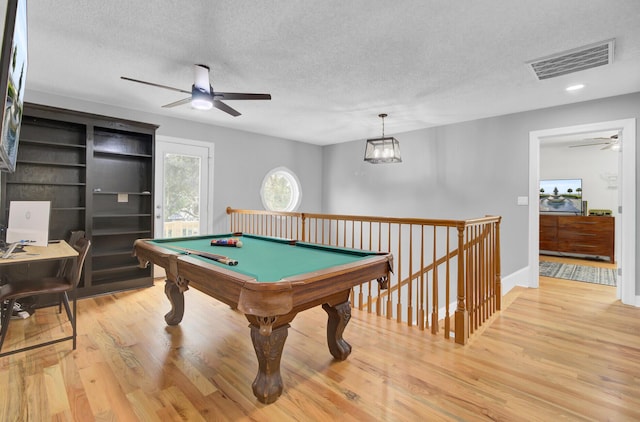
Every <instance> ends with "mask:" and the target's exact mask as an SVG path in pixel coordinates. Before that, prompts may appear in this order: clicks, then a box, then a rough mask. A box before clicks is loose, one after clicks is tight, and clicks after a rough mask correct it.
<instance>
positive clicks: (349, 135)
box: [27, 0, 640, 145]
mask: <svg viewBox="0 0 640 422" xmlns="http://www.w3.org/2000/svg"><path fill="white" fill-rule="evenodd" d="M28 18H29V69H28V75H27V100H29V92H30V91H38V92H45V93H51V94H57V95H62V96H67V97H74V98H80V99H83V100H88V101H93V102H98V103H104V104H111V105H116V106H120V107H125V108H130V109H135V110H142V111H145V112H151V113H157V114H162V115H167V116H172V117H176V118H181V119H187V120H193V121H198V122H204V123H209V124H213V125H219V126H226V127H231V128H236V129H241V130H247V131H251V132H257V133H262V134H266V135H272V136H277V137H282V138H287V139H293V140H297V141H302V142H308V143H314V144H318V145H327V144H334V143H339V142H345V141H351V140H356V139H364V138H368V137H377V136H379V135H380V131H381V125H380V119H379V118H378V117H377V115H378V114H380V113H387V114H388V115H389V117H387V118H386V119H385V133H386V134H389V135H393V134H396V133H401V132H406V131H410V130H415V129H421V128H425V127H431V126H438V125H442V124H448V123H455V122H460V121H467V120H473V119H478V118H482V117H488V116H495V115H501V114H508V113H513V112H518V111H524V110H531V109H537V108H543V107H549V106H554V105H560V104H567V103H572V102H578V101H585V100H590V99H596V98H602V97H608V96H613V95H619V94H625V93H630V92H638V91H640V1H638V0H589V1H584V0H563V1H557V0H459V1H441V0H415V1H408V0H402V1H388V0H385V1H379V0H375V1H372V0H350V1H344V0H340V1H334V0H324V1H312V0H308V1H276V0H263V1H245V0H233V1H231V0H224V1H211V0H197V1H196V0H190V1H177V0H173V1H170V0H157V1H131V0H110V1H104V0H100V1H98V0H65V1H56V2H50V1H29V3H28ZM610 38H615V39H616V50H615V60H614V62H613V64H611V65H607V66H603V67H599V68H596V69H591V70H587V71H582V72H579V73H575V74H571V75H565V76H562V77H559V78H555V79H550V80H545V81H538V80H537V79H536V78H535V77H534V75H533V72H532V71H531V69H530V68H529V67H528V66H527V65H526V62H528V61H531V60H534V59H538V58H541V57H545V56H548V55H551V54H555V53H558V52H562V51H566V50H570V49H574V48H577V47H581V46H584V45H587V44H591V43H595V42H599V41H603V40H607V39H610ZM194 63H203V64H206V65H209V66H210V67H211V76H212V85H213V88H214V90H218V91H227V92H257V93H263V92H264V93H270V94H271V95H272V98H273V99H272V100H271V101H229V102H228V104H229V105H231V106H232V107H234V108H236V109H237V110H238V111H240V112H241V113H242V115H241V116H239V117H231V116H229V115H227V114H225V113H223V112H221V111H220V110H217V109H212V110H210V111H204V112H203V111H197V110H193V109H191V108H190V106H189V105H184V106H181V107H177V108H172V109H163V108H161V106H162V105H164V104H167V103H170V102H173V101H176V100H179V99H181V98H183V97H184V95H183V94H180V93H177V92H172V91H169V90H163V89H160V88H154V87H150V86H145V85H140V84H135V83H132V82H128V81H124V80H121V79H120V76H128V77H131V78H135V79H143V80H147V81H151V82H155V83H158V84H163V85H169V86H173V87H176V88H181V89H187V90H189V89H190V87H191V84H192V83H193V64H194ZM576 82H581V83H584V84H585V85H586V87H585V89H583V90H581V91H579V92H577V93H573V94H569V93H567V92H565V90H564V88H565V87H566V86H568V85H571V84H573V83H576Z"/></svg>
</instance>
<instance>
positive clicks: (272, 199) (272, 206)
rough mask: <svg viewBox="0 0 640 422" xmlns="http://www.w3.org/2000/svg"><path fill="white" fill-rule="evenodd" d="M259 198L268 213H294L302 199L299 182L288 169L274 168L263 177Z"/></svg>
mask: <svg viewBox="0 0 640 422" xmlns="http://www.w3.org/2000/svg"><path fill="white" fill-rule="evenodd" d="M260 197H261V198H262V205H264V207H265V209H267V210H268V211H295V210H296V209H297V208H298V206H299V205H300V199H301V197H302V194H301V192H300V182H299V181H298V178H297V177H296V175H295V174H294V173H293V172H292V171H291V170H289V169H288V168H285V167H278V168H275V169H273V170H271V171H270V172H269V173H267V175H266V176H265V177H264V180H263V181H262V188H261V189H260Z"/></svg>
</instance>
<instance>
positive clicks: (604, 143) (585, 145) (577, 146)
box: [569, 142, 611, 148]
mask: <svg viewBox="0 0 640 422" xmlns="http://www.w3.org/2000/svg"><path fill="white" fill-rule="evenodd" d="M610 143H611V142H597V143H595V144H579V145H569V148H580V147H594V146H596V145H609V144H610Z"/></svg>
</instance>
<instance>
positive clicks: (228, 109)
mask: <svg viewBox="0 0 640 422" xmlns="http://www.w3.org/2000/svg"><path fill="white" fill-rule="evenodd" d="M213 106H214V107H215V108H217V109H218V110H222V111H224V112H225V113H228V114H230V115H232V116H234V117H238V116H239V115H240V112H238V111H237V110H235V109H233V108H231V107H229V106H228V105H226V104H225V103H223V102H222V101H218V100H215V101H214V102H213Z"/></svg>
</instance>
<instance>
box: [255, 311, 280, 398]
mask: <svg viewBox="0 0 640 422" xmlns="http://www.w3.org/2000/svg"><path fill="white" fill-rule="evenodd" d="M250 327H251V340H252V341H253V348H254V349H255V351H256V356H257V358H258V375H256V379H255V380H254V381H253V384H252V385H251V387H252V388H253V394H254V395H255V396H256V397H257V399H258V400H259V401H260V402H262V403H265V404H269V403H273V402H274V401H276V400H277V399H278V397H280V395H281V394H282V389H283V385H282V377H281V376H280V359H281V357H282V349H283V348H284V342H285V340H286V339H287V334H288V330H289V324H284V325H282V326H280V327H278V328H274V329H273V330H271V334H269V335H263V334H261V333H260V327H258V326H256V325H254V324H251V325H250Z"/></svg>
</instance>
